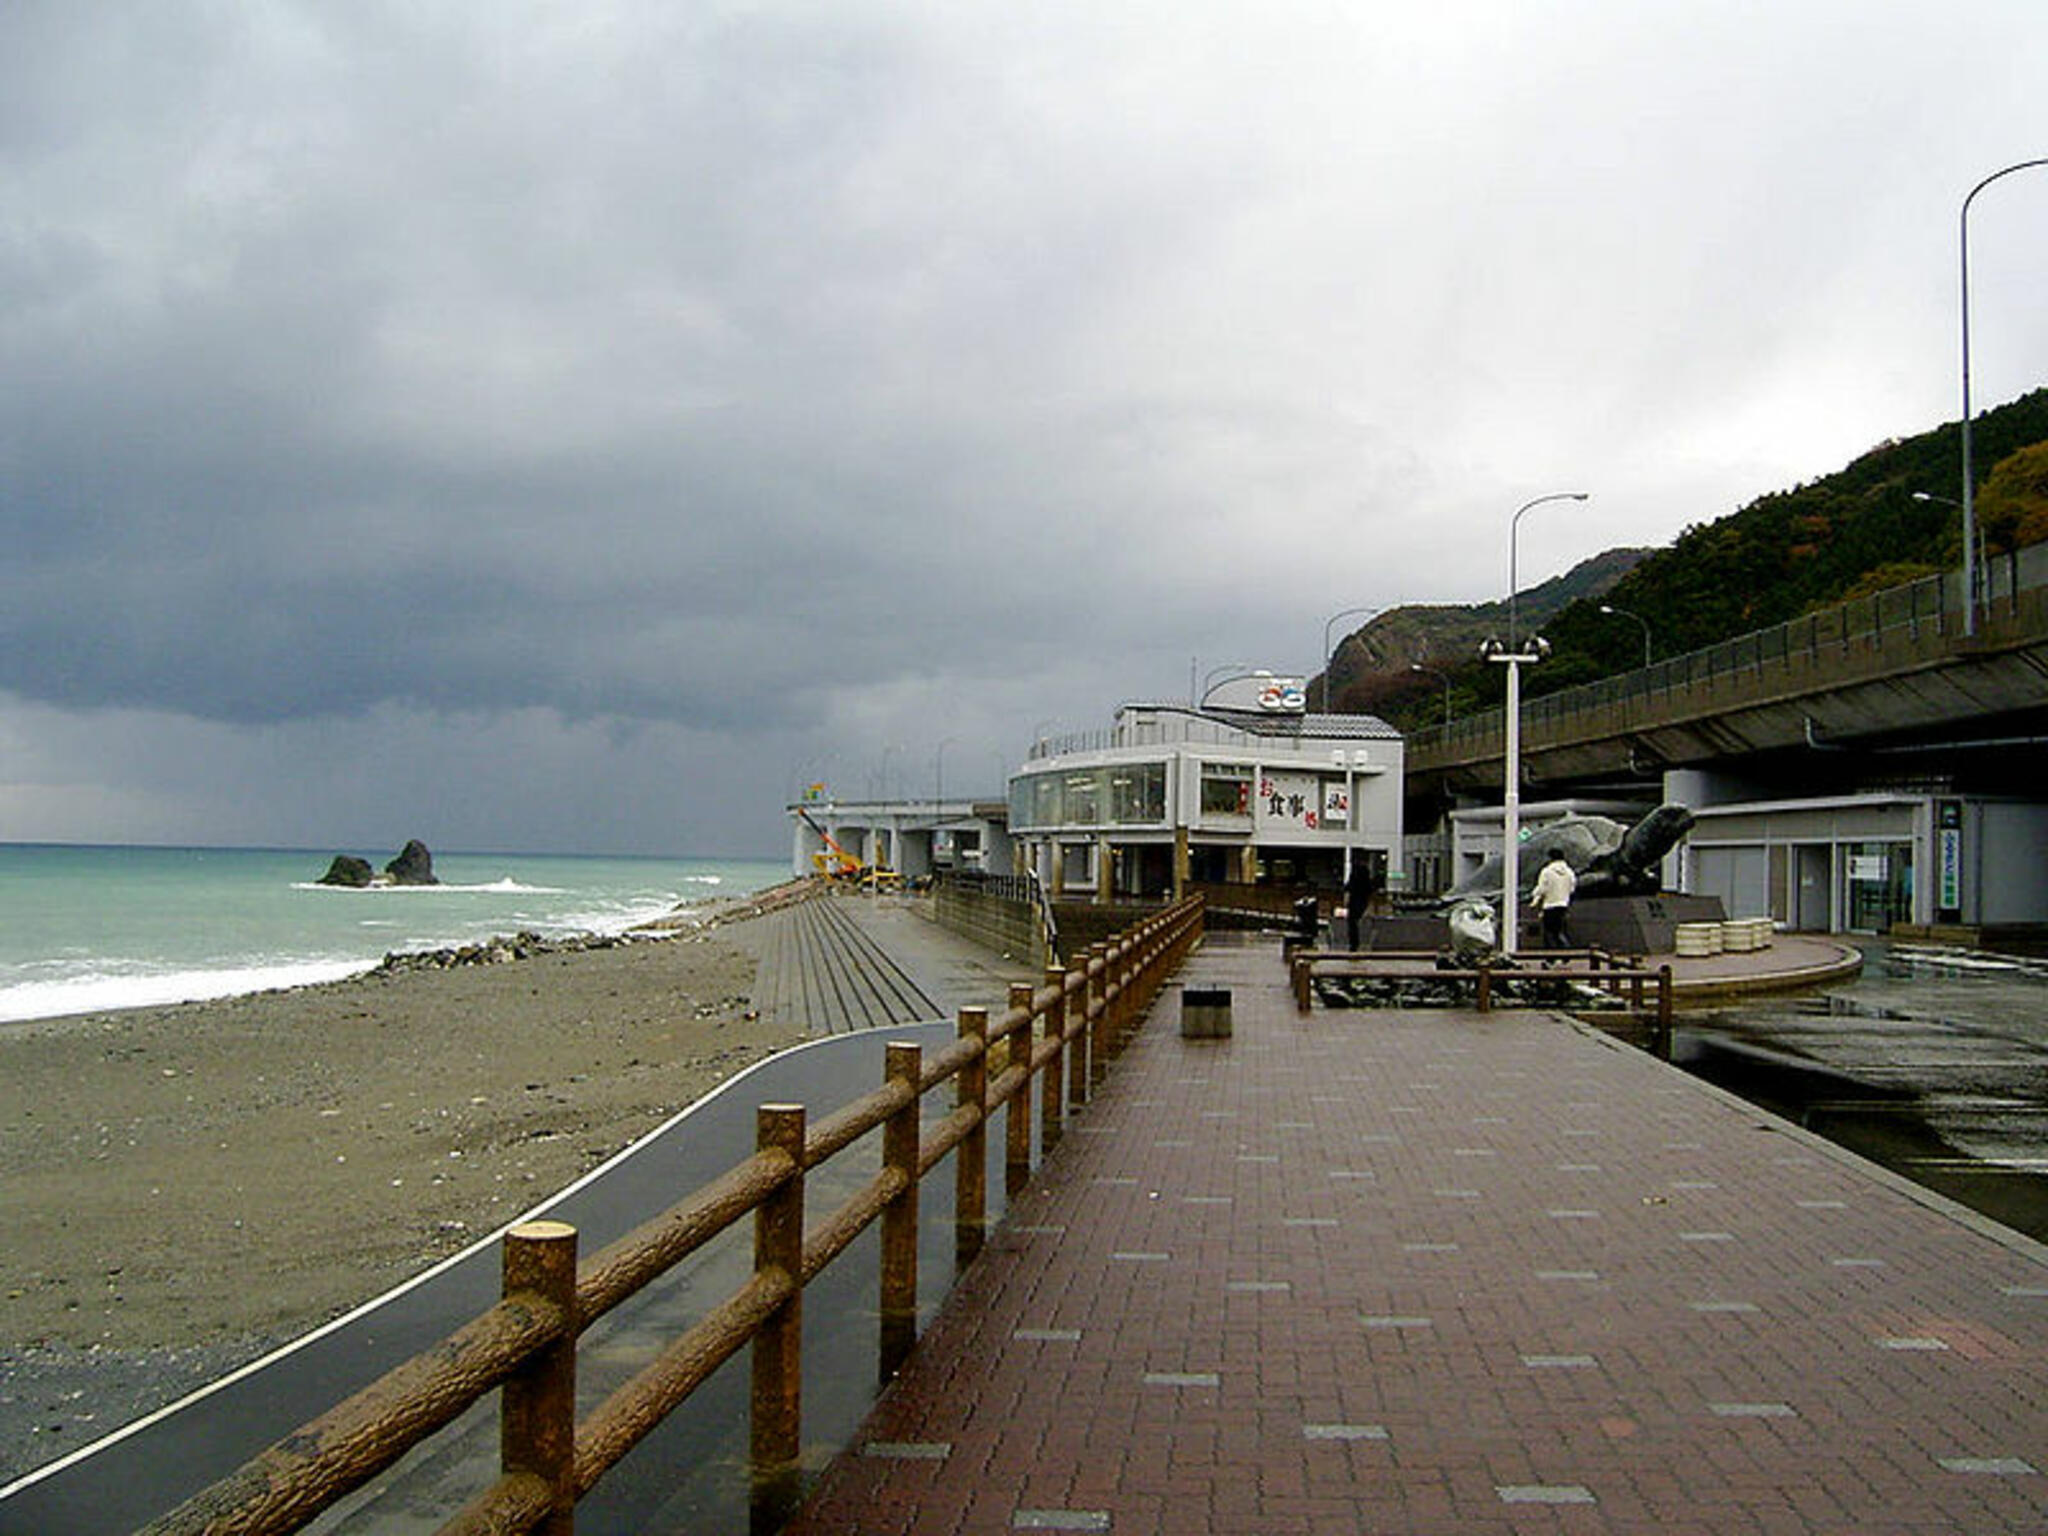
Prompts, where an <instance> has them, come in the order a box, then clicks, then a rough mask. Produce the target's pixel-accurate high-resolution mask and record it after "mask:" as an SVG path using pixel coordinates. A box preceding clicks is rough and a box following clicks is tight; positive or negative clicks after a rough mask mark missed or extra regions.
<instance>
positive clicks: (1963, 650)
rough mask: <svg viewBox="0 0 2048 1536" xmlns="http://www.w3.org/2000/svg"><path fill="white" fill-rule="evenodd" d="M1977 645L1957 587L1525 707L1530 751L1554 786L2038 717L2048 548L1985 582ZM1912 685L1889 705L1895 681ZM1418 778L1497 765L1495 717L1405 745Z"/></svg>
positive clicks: (1935, 587) (1898, 591)
mask: <svg viewBox="0 0 2048 1536" xmlns="http://www.w3.org/2000/svg"><path fill="white" fill-rule="evenodd" d="M1987 576H1988V577H1990V578H1991V579H1990V580H1989V581H1988V582H1987V593H1986V595H1985V596H1984V598H1983V600H1982V601H1981V604H1980V610H1979V611H1980V618H1981V623H1980V626H1979V632H1978V634H1977V635H1976V636H1974V637H1971V636H1966V635H1964V633H1963V627H1964V626H1963V612H1962V608H1961V606H1960V604H1959V602H1958V600H1957V593H1956V586H1957V582H1956V579H1955V577H1954V576H1953V575H1949V576H1930V577H1927V578H1925V579H1924V580H1921V581H1916V582H1911V583H1908V584H1906V585H1904V586H1899V587H1891V588H1887V589H1886V590H1884V591H1881V592H1877V593H1873V594H1871V595H1870V596H1868V597H1863V598H1858V599H1856V600H1854V601H1851V602H1848V603H1843V604H1839V605H1837V606H1835V607H1832V608H1827V609H1823V610H1821V611H1818V612H1815V613H1811V614H1806V615H1803V616H1801V617H1800V618H1797V619H1792V620H1790V621H1788V622H1786V623H1783V624H1778V625H1774V626H1772V627H1770V628H1768V629H1762V630H1758V631H1755V632H1754V633H1752V634H1747V635H1741V636H1738V637H1737V638H1735V639H1733V640H1728V641H1724V642H1722V643H1721V644H1719V645H1713V646H1708V647H1706V648H1704V649H1702V650H1697V651H1692V652H1688V653H1687V654H1685V655H1682V656H1674V657H1671V658H1669V659H1668V660H1665V661H1660V662H1657V663H1654V664H1653V665H1651V666H1648V667H1643V668H1640V669H1638V670H1636V671H1633V672H1627V673H1623V674H1622V675H1620V676H1618V677H1611V678H1606V679H1603V680H1601V681H1599V682H1594V683H1586V684H1583V685H1580V686H1578V687H1574V688H1565V689H1560V690H1559V691H1557V692H1555V693H1549V694H1543V695H1540V696H1537V697H1532V698H1525V699H1524V700H1523V702H1522V743H1521V745H1522V751H1523V754H1524V757H1525V759H1527V760H1529V761H1531V762H1532V764H1534V765H1535V766H1536V767H1537V769H1538V770H1539V771H1542V772H1544V773H1546V774H1548V775H1550V776H1553V777H1567V776H1570V775H1572V774H1575V773H1581V772H1585V773H1606V772H1612V771H1614V770H1615V769H1617V768H1621V767H1633V766H1640V764H1639V763H1637V762H1634V761H1632V758H1634V757H1635V756H1636V755H1637V754H1641V755H1645V756H1648V757H1649V758H1651V759H1653V760H1655V761H1657V762H1659V763H1666V764H1670V763H1685V762H1698V761H1705V760H1710V759H1712V758H1714V757H1718V756H1724V755H1728V754H1729V753H1741V752H1756V751H1766V750H1770V749H1772V748H1776V747H1788V746H1797V745H1800V744H1802V743H1810V742H1813V741H1815V740H1817V739H1818V740H1821V741H1826V740H1828V739H1829V738H1835V739H1837V740H1839V739H1844V738H1852V737H1854V736H1857V735H1864V734H1874V733H1880V732H1883V731H1885V730H1902V729H1911V728H1913V727H1915V726H1920V727H1926V726H1931V725H1938V724H1944V723H1947V722H1949V721H1953V720H1962V719H1968V718H1973V717H1981V716H1983V715H1987V714H1995V713H1998V712H2000V711H2001V710H2005V709H2023V708H2028V707H2035V706H2038V705H2039V703H2040V702H2041V700H2040V676H2041V670H2040V660H2041V656H2042V653H2043V651H2044V650H2048V544H2037V545H2033V546H2030V547H2029V548H2027V549H2023V550H2020V551H2018V552H2017V553H2016V554H2012V555H2008V556H2006V557H2004V558H2003V559H2001V560H1999V561H1997V562H1994V564H1993V565H1992V566H1990V567H1987ZM1908 677H1910V678H1912V680H1913V684H1912V686H1911V687H1910V688H1902V689H1896V690H1894V689H1891V688H1889V687H1888V683H1889V681H1890V680H1892V679H1903V678H1908ZM1407 745H1408V757H1407V769H1408V773H1409V775H1410V776H1411V778H1412V777H1418V776H1430V775H1434V776H1442V777H1449V778H1455V779H1459V780H1460V782H1463V780H1464V779H1466V778H1470V779H1472V780H1473V782H1475V783H1483V782H1491V781H1490V779H1484V778H1481V777H1479V775H1480V774H1482V773H1484V772H1486V771H1489V770H1491V769H1493V768H1495V767H1497V765H1498V764H1499V763H1500V761H1501V758H1502V754H1503V753H1504V751H1505V747H1506V723H1505V720H1504V718H1503V716H1502V712H1501V711H1500V710H1498V709H1495V710H1491V711H1488V712H1486V713H1483V714H1477V715H1472V716H1468V717H1466V718H1463V719H1459V720H1452V721H1450V722H1448V723H1447V724H1444V725H1437V726H1430V727H1425V728H1423V729H1421V730H1418V731H1416V732H1414V733H1412V734H1411V735H1410V736H1409V737H1408V739H1407Z"/></svg>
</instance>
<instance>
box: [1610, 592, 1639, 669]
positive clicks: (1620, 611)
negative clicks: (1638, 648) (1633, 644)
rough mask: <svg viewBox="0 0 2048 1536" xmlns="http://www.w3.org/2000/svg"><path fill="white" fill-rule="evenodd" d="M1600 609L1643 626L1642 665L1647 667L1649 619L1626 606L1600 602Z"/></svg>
mask: <svg viewBox="0 0 2048 1536" xmlns="http://www.w3.org/2000/svg"><path fill="white" fill-rule="evenodd" d="M1600 611H1601V612H1602V613H1611V614H1614V615H1616V616H1617V617H1619V618H1624V619H1634V620H1635V621H1636V622H1637V623H1638V624H1640V625H1642V626H1643V665H1644V666H1645V667H1648V666H1649V665H1650V621H1649V620H1648V619H1646V618H1644V617H1643V616H1642V615H1641V614H1640V613H1630V612H1629V611H1628V610H1627V609H1626V608H1617V607H1615V606H1614V605H1613V604H1612V603H1602V604H1601V605H1600Z"/></svg>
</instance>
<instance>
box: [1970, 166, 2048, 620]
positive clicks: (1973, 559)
mask: <svg viewBox="0 0 2048 1536" xmlns="http://www.w3.org/2000/svg"><path fill="white" fill-rule="evenodd" d="M2037 165H2048V156H2044V157H2042V158H2040V159H2035V160H2022V161H2020V162H2018V163H2017V164H2015V165H2008V166H2006V167H2005V168H2004V169H2003V170H1998V171H1993V172H1992V173H1991V174H1990V175H1989V176H1986V177H1985V178H1984V179H1983V180H1982V181H1980V182H1978V183H1977V185H1975V186H1974V187H1972V188H1970V190H1969V193H1968V195H1967V196H1965V197H1964V198H1963V212H1962V218H1961V224H1962V239H1961V255H1962V273H1963V281H1962V290H1963V291H1962V299H1963V633H1964V634H1965V635H1975V634H1976V633H1977V491H1976V487H1975V485H1973V484H1972V483H1971V482H1972V481H1973V479H1974V478H1975V477H1974V476H1973V475H1972V474H1971V472H1970V203H1971V200H1972V199H1974V198H1975V197H1976V195H1977V194H1978V193H1979V192H1982V191H1983V190H1984V189H1985V188H1986V187H1988V186H1990V185H1991V183H1993V182H1994V181H1996V180H1998V179H1999V178H2000V177H2001V176H2010V175H2012V173H2013V172H2014V171H2024V170H2029V169H2031V168H2032V167H2034V166H2037Z"/></svg>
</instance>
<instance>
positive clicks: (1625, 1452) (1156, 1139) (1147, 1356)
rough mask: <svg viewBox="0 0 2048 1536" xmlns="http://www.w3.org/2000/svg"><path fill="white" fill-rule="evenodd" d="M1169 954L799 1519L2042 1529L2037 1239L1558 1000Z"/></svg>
mask: <svg viewBox="0 0 2048 1536" xmlns="http://www.w3.org/2000/svg"><path fill="white" fill-rule="evenodd" d="M1182 979H1183V981H1184V982H1186V983H1187V984H1189V985H1201V986H1227V987H1229V988H1231V989H1232V992H1233V1014H1234V1026H1235V1036H1234V1038H1232V1039H1230V1040H1228V1041H1215V1042H1210V1041H1184V1040H1182V1039H1180V1038H1179V1036H1178V1032H1177V1003H1176V1000H1175V994H1173V993H1171V992H1169V993H1168V994H1167V995H1166V998H1165V999H1164V1000H1163V1001H1162V1004H1161V1006H1160V1008H1159V1009H1158V1010H1156V1012H1155V1016H1154V1018H1153V1020H1152V1022H1151V1023H1150V1024H1149V1025H1148V1027H1147V1028H1146V1030H1145V1031H1144V1032H1143V1033H1142V1034H1141V1035H1140V1036H1139V1037H1138V1039H1137V1041H1136V1042H1135V1043H1134V1044H1133V1046H1132V1047H1131V1049H1130V1050H1129V1051H1128V1052H1127V1053H1126V1055H1125V1056H1124V1058H1123V1059H1122V1061H1121V1062H1119V1063H1118V1065H1117V1067H1116V1069H1115V1072H1114V1075H1113V1076H1112V1078H1111V1080H1110V1082H1109V1084H1108V1085H1107V1086H1106V1088H1105V1089H1104V1090H1103V1092H1102V1093H1101V1095H1100V1096H1099V1097H1098V1099H1097V1100H1096V1102H1095V1103H1094V1104H1093V1105H1092V1106H1090V1107H1089V1108H1088V1109H1087V1110H1086V1111H1085V1112H1084V1113H1083V1114H1082V1115H1081V1116H1080V1117H1078V1118H1077V1119H1076V1120H1075V1121H1074V1122H1073V1123H1072V1124H1071V1125H1070V1127H1069V1131H1068V1134H1067V1136H1066V1138H1065V1141H1064V1142H1063V1144H1062V1146H1061V1147H1060V1149H1059V1150H1058V1152H1057V1153H1056V1154H1055V1156H1054V1157H1053V1158H1052V1160H1051V1162H1050V1164H1049V1166H1048V1168H1047V1170H1046V1172H1045V1174H1044V1176H1043V1177H1042V1179H1041V1181H1040V1183H1039V1184H1038V1185H1037V1186H1036V1187H1035V1188H1034V1189H1033V1191H1032V1192H1031V1193H1030V1194H1029V1195H1028V1196H1027V1197H1026V1198H1025V1199H1024V1200H1023V1201H1021V1202H1020V1205H1019V1207H1018V1208H1017V1209H1016V1210H1015V1211H1013V1212H1012V1214H1011V1216H1010V1217H1009V1219H1008V1221H1007V1222H1006V1224H1005V1226H1004V1227H1003V1229H1002V1230H1001V1232H1000V1233H999V1234H998V1235H997V1236H996V1237H995V1238H994V1239H993V1240H992V1241H991V1244H990V1246H989V1249H988V1251H987V1252H986V1253H985V1254H984V1256H983V1258H982V1259H981V1260H979V1261H978V1262H977V1263H976V1264H975V1265H974V1266H973V1268H972V1269H971V1270H970V1271H969V1272H968V1274H967V1275H966V1276H964V1277H963V1279H962V1282H961V1284H960V1286H959V1287H958V1289H957V1290H956V1291H955V1293H954V1295H953V1297H952V1298H951V1300H950V1301H949V1302H948V1303H947V1305H946V1307H945V1308H944V1309H943V1311H942V1312H941V1314H940V1316H939V1317H938V1318H937V1319H936V1320H935V1321H934V1322H933V1324H932V1326H931V1327H930V1329H929V1331H928V1332H927V1334H926V1336H925V1338H924V1339H923V1340H922V1342H921V1343H920V1344H919V1346H918V1349H917V1352H916V1354H915V1355H914V1356H913V1357H912V1360H911V1363H910V1366H909V1368H908V1369H907V1370H906V1372H905V1374H904V1376H903V1377H902V1378H901V1379H900V1380H899V1381H898V1382H897V1383H896V1385H895V1386H894V1387H893V1388H892V1389H891V1391H890V1392H889V1393H888V1394H887V1395H886V1396H885V1398H884V1399H883V1401H882V1402H881V1403H880V1404H879V1405H878V1406H877V1408H876V1410H875V1412H874V1414H873V1415H872V1417H871V1419H870V1420H869V1422H868V1424H867V1425H866V1427H865V1428H864V1430H863V1431H862V1433H861V1434H860V1436H859V1437H858V1438H857V1440H856V1441H855V1443H854V1445H853V1447H852V1448H851V1449H850V1451H849V1452H848V1454H846V1455H845V1456H842V1457H841V1458H840V1459H839V1460H838V1461H837V1462H836V1463H835V1464H834V1465H833V1467H832V1468H831V1470H830V1471H829V1472H828V1473H827V1475H826V1476H825V1478H824V1480H823V1481H822V1483H821V1485H820V1487H819V1488H818V1489H817V1490H816V1492H815V1493H814V1495H813V1497H812V1499H811V1500H810V1502H809V1503H808V1504H807V1506H806V1508H805V1510H804V1511H803V1513H802V1514H801V1515H800V1516H799V1517H798V1519H797V1521H796V1522H795V1523H794V1524H793V1525H792V1526H791V1527H790V1528H789V1530H790V1532H791V1536H799V1533H825V1532H832V1533H848V1532H859V1533H867V1536H874V1533H881V1532H932V1533H956V1532H1002V1531H1016V1530H1041V1531H1045V1530H1051V1531H1061V1530H1064V1531H1110V1532H1115V1533H1119V1536H1133V1533H1153V1536H1168V1533H1171V1536H1181V1533H1190V1532H1218V1533H1225V1536H1230V1533H1305V1532H1310V1531H1314V1532H1337V1531H1344V1532H1350V1531H1392V1532H1408V1533H1421V1532H1462V1531H1486V1532H1508V1531H1561V1532H1619V1531H1629V1532H1637V1531H1655V1532H1658V1533H1660V1536H1710V1533H1711V1536H1728V1533H1731V1532H1741V1533H1750V1532H1773V1533H1775V1532H1796V1533H1810V1532H1839V1533H1849V1532H1854V1533H1857V1536H1873V1533H1902V1532H1935V1531H1940V1532H1958V1531H1961V1532H1971V1533H1982V1532H1998V1531H2029V1532H2039V1531H2042V1530H2048V1255H2044V1253H2043V1251H2042V1250H2041V1249H2040V1248H2039V1247H2038V1246H2035V1245H2031V1244H2028V1243H2027V1242H2026V1241H2025V1240H2023V1239H2020V1238H2017V1237H2013V1236H2011V1235H2009V1234H2005V1233H2003V1231H2002V1229H1997V1228H1994V1227H1991V1226H1990V1225H1989V1224H1987V1223H1984V1222H1981V1221H1978V1220H1976V1219H1975V1218H1972V1217H1969V1216H1968V1215H1967V1214H1964V1213H1960V1212H1958V1211H1956V1210H1955V1209H1953V1208H1951V1207H1948V1206H1946V1205H1945V1204H1943V1203H1942V1202H1940V1201H1938V1200H1935V1199H1934V1198H1933V1197H1930V1196H1925V1195H1921V1194H1919V1193H1917V1192H1915V1191H1912V1190H1911V1189H1910V1187H1909V1186H1906V1185H1904V1184H1903V1183H1902V1182H1901V1181H1899V1180H1897V1179H1895V1178H1893V1177H1892V1176H1890V1175H1888V1174H1886V1173H1884V1172H1882V1171H1880V1170H1877V1169H1875V1168H1873V1167H1871V1166H1870V1165H1868V1164H1865V1163H1862V1162H1860V1161H1858V1160H1856V1159H1853V1158H1850V1157H1848V1156H1847V1155H1846V1154H1842V1153H1839V1152H1837V1151H1835V1150H1833V1149H1832V1148H1829V1147H1828V1146H1826V1145H1825V1144H1824V1143H1821V1142H1819V1141H1818V1140H1816V1139H1814V1138H1810V1137H1808V1136H1806V1135H1805V1134H1803V1133H1801V1132H1798V1131H1795V1130H1793V1129H1791V1128H1789V1127H1787V1126H1786V1125H1785V1124H1784V1123H1782V1122H1779V1121H1775V1120H1772V1119H1771V1118H1770V1117H1768V1116H1766V1115H1764V1114H1762V1113H1760V1112H1758V1111H1756V1110H1754V1109H1750V1108H1748V1107H1745V1106H1743V1105H1741V1104H1740V1103H1738V1102H1736V1101H1734V1100H1732V1099H1729V1098H1727V1097H1726V1096H1724V1095H1722V1094H1720V1093H1718V1092H1716V1091H1715V1090H1713V1089H1711V1088H1709V1087H1706V1086H1705V1085H1702V1084H1700V1083H1697V1082H1695V1081H1694V1080H1692V1079H1690V1078H1687V1077H1685V1076H1684V1075H1683V1074H1681V1073H1678V1072H1676V1071H1674V1070H1673V1069H1671V1068H1669V1067H1666V1066H1663V1065H1661V1064H1659V1063H1657V1062H1655V1061H1653V1060H1651V1059H1650V1058H1648V1057H1647V1056H1644V1055H1641V1054H1638V1053H1636V1052H1633V1051H1630V1050H1627V1049H1625V1048H1622V1047H1618V1046H1615V1045H1612V1044H1610V1043H1608V1042H1606V1041H1605V1040H1603V1039H1601V1038H1599V1037H1598V1036H1596V1035H1593V1034H1591V1033H1590V1032H1586V1031H1582V1030H1580V1029H1578V1028H1576V1027H1574V1026H1572V1025H1571V1024H1569V1023H1568V1022H1565V1021H1562V1020H1558V1019H1555V1018H1551V1017H1546V1016H1541V1015H1534V1014H1517V1013H1495V1014H1492V1015H1487V1016H1481V1015H1478V1014H1468V1013H1420V1012H1418V1013H1398V1014H1389V1013H1358V1012H1328V1011H1323V1010H1320V1009H1319V1010H1318V1011H1316V1012H1315V1013H1313V1014H1311V1015H1307V1016H1299V1015H1297V1014H1296V1013H1295V1012H1294V1010H1293V1008H1292V1005H1291V1003H1290V1001H1289V999H1288V997H1287V992H1286V986H1285V978H1284V973H1283V971H1282V969H1281V964H1280V960H1279V956H1278V951H1277V949H1276V948H1274V947H1271V946H1269V945H1260V946H1244V947H1233V946H1229V945H1226V944H1223V943H1220V942H1217V941H1213V940H1212V942H1211V943H1210V945H1209V946H1207V947H1206V948H1204V949H1203V950H1202V951H1200V952H1199V953H1198V954H1197V955H1196V956H1195V957H1194V959H1193V960H1192V961H1191V962H1190V964H1189V966H1188V967H1187V969H1186V971H1185V972H1184V974H1183V977H1182Z"/></svg>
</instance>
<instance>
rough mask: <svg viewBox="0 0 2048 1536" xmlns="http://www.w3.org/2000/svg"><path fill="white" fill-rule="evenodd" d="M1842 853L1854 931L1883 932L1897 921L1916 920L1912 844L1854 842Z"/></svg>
mask: <svg viewBox="0 0 2048 1536" xmlns="http://www.w3.org/2000/svg"><path fill="white" fill-rule="evenodd" d="M1842 853H1843V859H1844V869H1845V873H1846V874H1847V876H1848V887H1849V889H1848V896H1849V900H1848V904H1847V907H1848V914H1849V922H1848V927H1849V930H1850V931H1851V932H1853V933H1883V932H1885V931H1886V930H1887V929H1889V928H1890V927H1891V925H1892V924H1893V923H1905V922H1911V921H1912V918H1913V847H1912V844H1910V843H1850V844H1848V845H1847V846H1846V847H1844V848H1843V850H1842Z"/></svg>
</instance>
